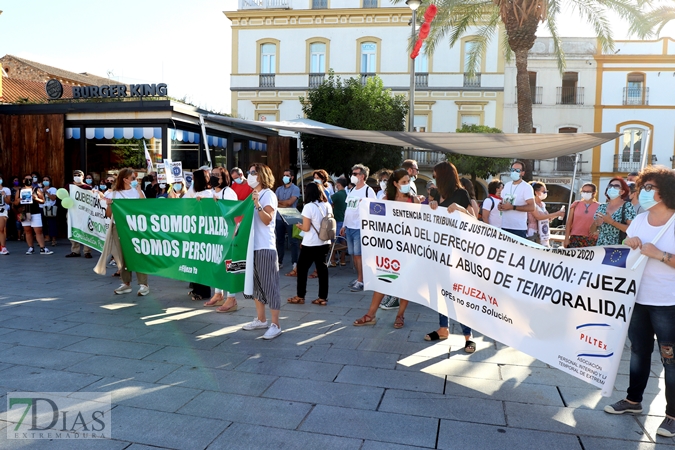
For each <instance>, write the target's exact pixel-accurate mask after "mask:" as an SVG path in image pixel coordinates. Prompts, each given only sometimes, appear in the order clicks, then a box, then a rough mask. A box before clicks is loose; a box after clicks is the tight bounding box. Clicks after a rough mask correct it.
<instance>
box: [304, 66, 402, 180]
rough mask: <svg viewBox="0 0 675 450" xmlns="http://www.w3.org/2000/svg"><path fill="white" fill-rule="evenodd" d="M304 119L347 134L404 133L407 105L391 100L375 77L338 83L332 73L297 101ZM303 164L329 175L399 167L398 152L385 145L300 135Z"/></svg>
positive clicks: (399, 96) (396, 96) (400, 160)
mask: <svg viewBox="0 0 675 450" xmlns="http://www.w3.org/2000/svg"><path fill="white" fill-rule="evenodd" d="M300 102H301V103H302V105H303V106H302V111H303V112H304V113H305V115H306V116H307V118H309V119H312V120H318V121H319V122H324V123H328V124H331V125H335V126H339V127H344V128H350V129H352V130H379V131H404V119H405V117H406V114H407V113H408V106H407V105H406V101H405V99H404V97H403V96H401V95H392V93H391V91H390V90H389V89H385V88H384V84H383V83H382V80H381V79H380V78H379V77H373V78H369V79H368V82H367V83H366V84H365V85H362V84H361V82H360V80H357V79H355V78H350V79H347V80H342V79H341V78H340V77H339V76H336V75H335V74H334V73H333V72H332V71H331V72H330V73H329V75H328V78H327V79H326V80H325V81H324V82H323V83H322V84H321V85H320V86H319V87H318V88H316V89H312V90H310V91H309V93H308V95H307V98H304V97H300ZM302 144H303V147H304V153H305V160H306V162H307V163H308V164H309V165H310V166H311V167H314V168H321V169H325V170H326V171H328V172H329V173H335V174H348V173H349V172H350V170H351V168H352V166H353V165H354V164H357V163H362V164H365V165H366V166H368V167H369V168H370V169H371V170H376V169H379V168H380V167H399V166H400V165H401V162H402V149H401V147H395V146H391V145H382V144H371V143H368V142H357V141H347V140H344V139H333V138H324V137H320V136H313V135H309V134H303V135H302Z"/></svg>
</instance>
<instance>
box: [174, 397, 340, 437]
mask: <svg viewBox="0 0 675 450" xmlns="http://www.w3.org/2000/svg"><path fill="white" fill-rule="evenodd" d="M311 409H312V406H311V405H310V404H308V403H299V402H289V401H285V400H276V399H271V398H260V397H250V396H244V395H236V394H224V393H220V392H203V393H201V394H199V395H198V396H197V397H195V398H194V399H192V400H191V401H190V402H188V404H187V405H185V406H183V407H182V408H181V409H179V410H178V412H179V413H180V414H187V415H191V416H197V417H209V418H218V419H221V420H231V421H236V422H237V423H248V424H251V425H259V424H265V426H269V427H274V428H286V429H289V430H294V429H296V428H297V427H298V425H300V423H301V422H302V421H303V419H304V418H305V417H306V416H307V413H308V412H309V411H310V410H311ZM329 434H330V433H329Z"/></svg>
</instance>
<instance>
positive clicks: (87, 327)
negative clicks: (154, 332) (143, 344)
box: [63, 323, 150, 341]
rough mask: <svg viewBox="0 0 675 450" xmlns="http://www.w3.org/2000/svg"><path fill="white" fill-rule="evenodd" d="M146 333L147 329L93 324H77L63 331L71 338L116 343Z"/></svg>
mask: <svg viewBox="0 0 675 450" xmlns="http://www.w3.org/2000/svg"><path fill="white" fill-rule="evenodd" d="M148 332H150V330H149V329H148V328H139V327H114V326H108V325H98V324H93V323H82V324H77V325H76V326H74V327H72V328H68V329H67V330H65V331H63V333H64V334H69V335H72V336H83V337H92V338H100V339H113V340H116V341H131V340H133V339H135V338H137V337H139V336H142V335H144V334H147V333H148Z"/></svg>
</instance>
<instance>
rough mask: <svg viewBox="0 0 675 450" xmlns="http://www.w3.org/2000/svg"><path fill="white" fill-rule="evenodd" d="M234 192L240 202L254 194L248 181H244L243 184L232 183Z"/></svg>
mask: <svg viewBox="0 0 675 450" xmlns="http://www.w3.org/2000/svg"><path fill="white" fill-rule="evenodd" d="M230 187H231V188H232V190H234V192H236V194H237V198H238V199H239V200H244V199H246V197H248V196H249V195H251V192H253V189H251V186H249V185H248V183H247V182H246V181H244V182H243V183H241V184H237V183H232V186H230Z"/></svg>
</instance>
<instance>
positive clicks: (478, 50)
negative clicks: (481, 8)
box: [464, 8, 500, 76]
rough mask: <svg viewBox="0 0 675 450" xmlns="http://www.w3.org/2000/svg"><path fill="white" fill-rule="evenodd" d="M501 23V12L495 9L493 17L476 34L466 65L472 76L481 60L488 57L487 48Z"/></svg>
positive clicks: (465, 69)
mask: <svg viewBox="0 0 675 450" xmlns="http://www.w3.org/2000/svg"><path fill="white" fill-rule="evenodd" d="M499 22H500V15H499V11H498V10H497V9H496V8H495V9H493V11H492V14H491V16H490V17H489V18H488V20H487V22H486V23H485V24H484V25H482V26H481V27H479V28H478V30H477V31H476V32H475V33H474V36H475V37H474V38H472V40H471V42H472V44H473V45H471V50H470V51H469V53H468V55H465V57H466V64H465V67H464V71H465V72H466V73H468V74H469V75H470V76H474V75H475V74H476V72H477V70H476V69H478V67H477V66H478V63H479V62H480V60H481V58H485V56H486V55H487V47H488V45H489V44H490V42H491V41H492V37H493V36H494V35H495V33H496V32H497V28H498V25H499Z"/></svg>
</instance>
